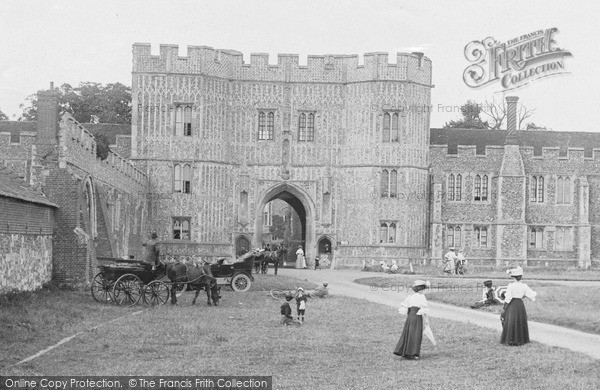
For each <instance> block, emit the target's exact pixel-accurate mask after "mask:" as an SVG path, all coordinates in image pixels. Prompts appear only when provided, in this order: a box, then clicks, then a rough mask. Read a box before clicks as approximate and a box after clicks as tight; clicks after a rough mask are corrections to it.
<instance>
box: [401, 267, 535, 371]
mask: <svg viewBox="0 0 600 390" xmlns="http://www.w3.org/2000/svg"><path fill="white" fill-rule="evenodd" d="M507 273H508V275H509V276H510V277H511V278H512V279H513V281H512V282H511V283H509V284H508V286H507V287H506V291H505V292H504V293H503V294H502V295H498V294H497V291H496V289H495V288H494V287H493V283H492V281H491V280H486V281H485V282H484V285H485V286H486V289H487V290H486V291H485V292H484V294H485V296H484V299H482V300H481V301H479V302H478V303H476V304H475V305H473V306H475V308H476V307H482V306H484V305H488V304H500V303H502V302H503V303H504V310H503V312H502V314H501V315H500V321H501V322H502V335H501V337H500V343H502V344H505V345H523V344H526V343H529V341H530V340H529V327H528V325H527V312H526V311H525V305H524V304H523V300H524V299H525V298H528V299H530V300H532V301H535V299H536V295H537V293H536V292H535V291H533V290H532V289H531V288H530V287H529V286H527V284H525V283H523V282H522V280H521V279H522V278H523V268H521V267H516V268H514V269H510V270H508V271H507ZM429 286H430V283H429V281H423V280H416V281H415V282H414V283H413V286H412V289H413V294H411V295H409V296H408V297H407V298H406V299H405V300H404V301H403V302H402V303H401V306H400V308H399V309H398V311H399V312H400V313H401V314H405V315H406V321H405V323H404V328H403V329H402V335H401V336H400V340H399V341H398V344H397V345H396V348H395V349H394V351H393V352H394V354H395V355H398V356H402V357H404V358H405V359H410V360H417V359H419V358H420V354H421V343H422V340H423V335H424V334H425V335H426V336H428V337H429V338H430V339H431V341H432V342H433V343H434V344H435V340H434V339H433V334H432V333H431V329H430V328H429V319H428V313H429V308H428V307H427V299H426V298H425V291H426V289H427V288H428V287H429ZM473 306H472V307H473Z"/></svg>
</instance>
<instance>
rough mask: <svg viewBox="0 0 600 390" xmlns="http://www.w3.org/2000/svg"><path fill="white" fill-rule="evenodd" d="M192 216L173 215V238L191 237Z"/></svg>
mask: <svg viewBox="0 0 600 390" xmlns="http://www.w3.org/2000/svg"><path fill="white" fill-rule="evenodd" d="M190 220H191V218H190V217H173V239H174V240H189V239H190Z"/></svg>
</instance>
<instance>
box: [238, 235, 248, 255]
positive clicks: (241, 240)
mask: <svg viewBox="0 0 600 390" xmlns="http://www.w3.org/2000/svg"><path fill="white" fill-rule="evenodd" d="M249 250H250V240H248V238H246V237H245V236H239V237H238V238H237V239H236V241H235V255H236V257H239V256H241V255H243V254H244V253H246V252H248V251H249Z"/></svg>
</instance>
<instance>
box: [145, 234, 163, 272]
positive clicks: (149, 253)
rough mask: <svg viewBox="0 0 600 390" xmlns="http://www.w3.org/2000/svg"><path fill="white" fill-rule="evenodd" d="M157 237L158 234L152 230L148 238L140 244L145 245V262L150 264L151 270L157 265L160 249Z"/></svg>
mask: <svg viewBox="0 0 600 390" xmlns="http://www.w3.org/2000/svg"><path fill="white" fill-rule="evenodd" d="M157 238H158V235H157V234H156V232H152V233H151V234H150V240H148V241H146V242H145V243H143V244H142V246H145V247H146V262H147V263H150V264H152V269H153V270H155V269H156V267H157V266H158V255H159V254H160V250H159V248H158V244H157V242H156V239H157Z"/></svg>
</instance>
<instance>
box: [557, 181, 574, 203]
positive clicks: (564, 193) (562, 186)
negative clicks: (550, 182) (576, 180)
mask: <svg viewBox="0 0 600 390" xmlns="http://www.w3.org/2000/svg"><path fill="white" fill-rule="evenodd" d="M570 203H571V179H570V178H569V177H567V176H559V177H558V178H557V179H556V204H570Z"/></svg>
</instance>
